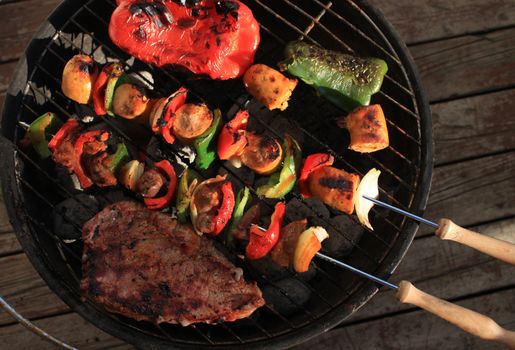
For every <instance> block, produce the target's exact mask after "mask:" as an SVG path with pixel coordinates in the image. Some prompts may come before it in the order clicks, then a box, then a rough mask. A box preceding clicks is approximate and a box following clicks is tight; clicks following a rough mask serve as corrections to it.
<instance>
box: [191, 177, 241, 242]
mask: <svg viewBox="0 0 515 350" xmlns="http://www.w3.org/2000/svg"><path fill="white" fill-rule="evenodd" d="M233 209H234V193H233V190H232V184H231V182H230V181H227V180H226V179H225V176H217V177H214V178H211V179H207V180H205V181H203V182H201V183H200V184H198V186H197V187H196V188H195V190H194V191H193V194H192V196H191V202H190V216H191V222H192V224H193V228H194V229H195V232H197V233H198V234H199V235H202V234H208V235H211V236H216V235H218V234H219V233H220V232H221V231H222V230H223V228H224V227H225V226H226V225H227V223H229V221H230V219H231V215H232V212H233Z"/></svg>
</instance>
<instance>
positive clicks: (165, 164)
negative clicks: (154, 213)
mask: <svg viewBox="0 0 515 350" xmlns="http://www.w3.org/2000/svg"><path fill="white" fill-rule="evenodd" d="M154 166H155V167H156V168H158V169H159V170H162V171H163V172H164V173H165V174H166V176H167V177H168V189H167V190H166V194H165V195H164V196H162V197H157V198H145V199H144V201H145V205H146V206H147V208H149V209H152V210H158V209H162V208H164V207H166V206H167V205H168V204H170V202H171V201H172V198H173V194H174V193H175V187H176V186H177V175H176V174H175V170H174V169H173V166H172V164H170V162H169V161H167V160H166V159H165V160H162V161H160V162H157V163H154Z"/></svg>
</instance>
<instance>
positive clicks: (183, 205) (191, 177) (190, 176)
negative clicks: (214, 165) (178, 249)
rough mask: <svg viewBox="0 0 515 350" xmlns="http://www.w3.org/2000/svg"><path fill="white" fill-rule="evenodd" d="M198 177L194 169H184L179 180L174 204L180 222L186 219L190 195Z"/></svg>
mask: <svg viewBox="0 0 515 350" xmlns="http://www.w3.org/2000/svg"><path fill="white" fill-rule="evenodd" d="M199 178H200V176H199V175H198V174H197V173H196V172H195V171H194V170H192V169H186V170H185V171H184V173H183V174H182V177H181V181H180V182H179V186H178V188H177V197H176V200H175V206H176V207H177V219H178V220H179V222H180V223H182V224H185V223H186V222H187V221H188V216H189V214H190V201H191V195H192V194H193V190H194V189H195V186H197V182H198V180H199Z"/></svg>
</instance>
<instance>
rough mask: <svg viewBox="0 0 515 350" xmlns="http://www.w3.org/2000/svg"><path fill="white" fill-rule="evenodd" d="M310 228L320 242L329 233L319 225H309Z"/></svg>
mask: <svg viewBox="0 0 515 350" xmlns="http://www.w3.org/2000/svg"><path fill="white" fill-rule="evenodd" d="M310 229H311V230H313V234H314V235H315V236H316V238H317V239H318V241H319V242H320V243H322V241H323V240H324V239H326V238H329V233H327V231H326V230H325V228H323V227H321V226H315V227H311V228H310Z"/></svg>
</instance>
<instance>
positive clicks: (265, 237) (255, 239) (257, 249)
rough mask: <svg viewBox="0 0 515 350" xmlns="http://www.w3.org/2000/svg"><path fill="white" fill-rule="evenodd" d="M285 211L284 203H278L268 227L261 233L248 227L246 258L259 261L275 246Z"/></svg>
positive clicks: (259, 230) (257, 229)
mask: <svg viewBox="0 0 515 350" xmlns="http://www.w3.org/2000/svg"><path fill="white" fill-rule="evenodd" d="M285 210H286V205H285V204H284V202H278V203H277V204H276V205H275V208H274V213H273V214H272V217H271V220H270V226H268V229H267V230H266V231H262V230H261V229H260V228H258V227H257V226H255V225H252V226H251V227H250V241H249V244H248V245H247V249H246V255H247V258H249V259H251V260H256V259H260V258H262V257H264V256H266V255H267V254H268V253H269V252H270V251H271V250H272V248H273V247H274V246H275V245H276V244H277V241H278V240H279V234H280V232H281V225H282V222H283V216H284V212H285Z"/></svg>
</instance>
